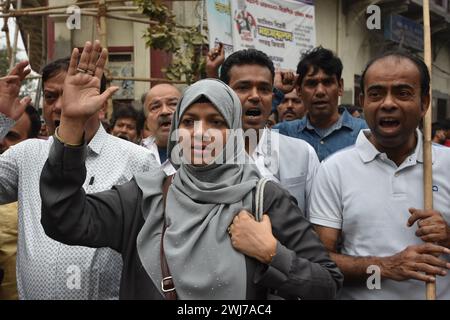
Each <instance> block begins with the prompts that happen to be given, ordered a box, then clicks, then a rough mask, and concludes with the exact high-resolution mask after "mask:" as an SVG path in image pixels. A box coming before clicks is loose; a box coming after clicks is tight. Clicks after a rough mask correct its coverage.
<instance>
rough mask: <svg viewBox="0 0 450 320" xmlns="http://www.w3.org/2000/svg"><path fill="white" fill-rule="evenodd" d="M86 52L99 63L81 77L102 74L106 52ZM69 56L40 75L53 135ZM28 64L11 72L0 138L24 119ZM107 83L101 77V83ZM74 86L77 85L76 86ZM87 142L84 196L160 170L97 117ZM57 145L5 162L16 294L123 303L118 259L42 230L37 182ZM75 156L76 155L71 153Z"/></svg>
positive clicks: (0, 113)
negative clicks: (14, 221)
mask: <svg viewBox="0 0 450 320" xmlns="http://www.w3.org/2000/svg"><path fill="white" fill-rule="evenodd" d="M84 50H87V51H88V52H92V51H93V50H94V51H95V52H96V53H97V54H98V55H99V56H100V57H101V58H100V59H99V62H98V63H97V65H96V64H95V61H80V70H79V72H82V73H90V74H92V73H95V72H97V73H98V70H99V67H98V65H102V64H104V63H105V61H106V54H107V51H106V49H103V51H102V49H101V47H100V43H99V42H98V41H96V42H95V44H94V45H92V44H91V43H90V42H87V44H86V46H85V48H84ZM69 61H70V59H69V58H64V59H59V60H56V61H54V62H52V63H50V64H48V65H46V66H45V67H44V68H43V70H42V82H43V91H44V105H43V107H44V108H43V109H44V119H45V121H46V124H47V128H48V130H49V133H50V134H52V135H53V134H54V133H55V129H56V128H57V126H58V125H59V121H60V117H61V106H62V105H63V103H64V102H63V100H64V99H70V97H65V95H64V92H63V88H64V81H65V79H66V74H67V70H68V66H69ZM27 65H28V63H27V62H22V63H19V64H18V65H17V66H16V67H15V68H14V69H13V70H12V72H11V73H10V75H12V76H14V77H15V80H14V83H13V84H11V85H10V86H8V87H7V88H5V90H2V95H1V99H0V138H3V137H4V136H5V134H6V133H7V132H8V131H9V129H10V128H11V127H12V126H13V125H14V123H15V120H17V119H19V117H20V116H21V114H22V113H23V110H24V103H21V102H20V101H19V99H18V98H17V96H18V93H19V89H20V82H21V80H23V79H24V77H25V75H26V71H25V68H26V66H27ZM100 78H102V74H100V75H99V76H98V79H100ZM75 85H76V84H75ZM98 87H99V88H100V92H103V93H102V94H101V95H100V97H101V99H99V100H101V101H98V103H105V101H106V100H107V98H108V97H110V96H111V95H112V94H113V93H114V92H115V91H116V90H117V87H110V88H108V89H106V88H105V87H106V81H105V79H104V77H103V79H102V81H101V85H100V80H99V83H98ZM84 138H85V140H86V141H87V142H88V147H87V152H86V154H85V156H86V169H87V177H86V181H85V183H84V185H83V188H84V190H85V192H87V193H92V192H98V191H103V190H107V189H109V188H111V186H113V185H116V184H123V183H125V182H127V181H128V180H130V179H131V178H132V177H133V176H134V175H135V174H137V173H139V172H142V171H148V170H150V169H151V168H153V167H155V163H153V162H152V160H151V156H150V154H149V152H148V151H147V150H145V148H142V147H140V146H137V145H135V144H133V143H130V142H128V141H125V140H122V139H119V138H116V137H114V136H112V135H109V134H107V133H106V132H105V130H104V129H103V127H102V126H101V125H100V120H99V115H98V113H96V114H95V115H93V116H92V117H91V118H89V119H87V123H86V126H85V137H84ZM52 144H53V137H50V138H49V139H48V140H40V139H28V140H26V141H23V142H21V143H19V144H17V145H15V146H13V147H11V148H9V149H8V150H7V151H6V152H5V153H3V154H2V155H1V156H0V204H4V203H10V202H14V201H18V202H19V215H18V219H19V222H18V224H19V235H18V251H17V288H18V292H19V298H20V299H83V300H84V299H117V298H118V296H119V282H120V276H121V269H122V261H121V257H120V255H119V254H118V253H117V252H115V251H112V250H110V249H106V248H100V249H92V248H87V247H77V246H68V245H63V244H62V243H59V242H57V241H54V240H53V239H51V238H49V237H47V235H46V234H45V232H44V230H43V228H42V226H41V222H40V219H41V199H40V194H39V177H40V174H41V171H42V168H43V166H44V163H45V161H46V160H47V158H48V154H49V151H50V149H51V147H52ZM67 157H70V153H68V154H67Z"/></svg>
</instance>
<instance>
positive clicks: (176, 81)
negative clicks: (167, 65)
mask: <svg viewBox="0 0 450 320" xmlns="http://www.w3.org/2000/svg"><path fill="white" fill-rule="evenodd" d="M107 78H108V80H109V81H115V80H116V81H124V80H131V81H141V82H170V83H178V84H183V83H186V81H183V80H170V79H165V78H142V77H107Z"/></svg>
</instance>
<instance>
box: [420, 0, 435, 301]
mask: <svg viewBox="0 0 450 320" xmlns="http://www.w3.org/2000/svg"><path fill="white" fill-rule="evenodd" d="M423 34H424V46H425V48H424V58H425V59H424V60H425V63H426V65H427V67H428V70H429V71H430V105H429V106H428V111H427V113H426V114H425V118H424V123H423V133H424V139H423V155H424V159H423V179H424V180H423V189H424V207H425V210H432V209H433V191H432V190H433V171H432V166H431V164H432V159H431V122H432V101H433V99H432V96H431V93H432V90H431V69H432V68H431V67H432V60H431V28H430V3H429V0H424V1H423ZM426 298H427V300H436V283H435V282H427V284H426Z"/></svg>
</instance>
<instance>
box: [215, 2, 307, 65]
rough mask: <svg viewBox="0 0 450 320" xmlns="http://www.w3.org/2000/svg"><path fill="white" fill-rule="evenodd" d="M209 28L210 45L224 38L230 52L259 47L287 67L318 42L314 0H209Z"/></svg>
mask: <svg viewBox="0 0 450 320" xmlns="http://www.w3.org/2000/svg"><path fill="white" fill-rule="evenodd" d="M212 7H214V8H212ZM210 10H213V11H212V12H211V13H210ZM220 11H221V12H222V13H220ZM225 12H226V14H225ZM208 27H209V30H210V46H214V45H215V44H216V43H217V42H218V41H221V39H224V41H223V43H225V44H226V46H225V48H226V50H227V51H229V50H230V49H231V52H232V51H237V50H241V49H248V48H254V49H258V50H261V51H263V52H265V53H266V54H267V55H268V56H269V57H270V58H271V59H272V61H273V62H274V64H275V67H277V68H281V69H287V70H295V68H296V66H297V63H298V61H299V58H300V55H301V53H302V52H304V51H307V50H309V49H312V48H313V47H315V42H316V33H315V12H314V5H313V2H312V1H311V0H304V1H295V0H208ZM230 29H231V32H229V31H228V30H230ZM230 42H231V44H232V46H230Z"/></svg>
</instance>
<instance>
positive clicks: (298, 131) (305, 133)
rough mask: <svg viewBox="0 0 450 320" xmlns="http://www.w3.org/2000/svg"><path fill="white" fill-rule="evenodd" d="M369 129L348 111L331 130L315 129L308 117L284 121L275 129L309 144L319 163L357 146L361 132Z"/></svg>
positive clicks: (362, 121)
mask: <svg viewBox="0 0 450 320" xmlns="http://www.w3.org/2000/svg"><path fill="white" fill-rule="evenodd" d="M367 128H368V127H367V124H366V122H365V121H364V120H362V119H359V118H355V117H352V116H351V115H350V113H348V111H347V110H345V111H344V113H343V114H342V115H341V116H340V117H339V120H338V121H337V122H336V123H335V124H334V125H333V126H331V127H330V128H329V129H316V128H314V127H313V125H312V124H311V122H309V119H308V117H307V116H306V117H303V119H299V120H293V121H284V122H281V123H278V124H277V125H275V126H274V127H273V129H278V130H279V132H280V133H281V134H284V135H286V136H289V137H294V138H298V139H302V140H305V141H306V142H308V143H309V144H310V145H311V146H312V147H313V148H314V150H316V153H317V156H318V158H319V161H322V160H323V159H325V158H326V157H328V156H329V155H330V154H333V153H335V152H336V151H338V150H340V149H343V148H345V147H348V146H351V145H353V144H355V141H356V138H357V137H358V133H359V131H360V130H361V129H367Z"/></svg>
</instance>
